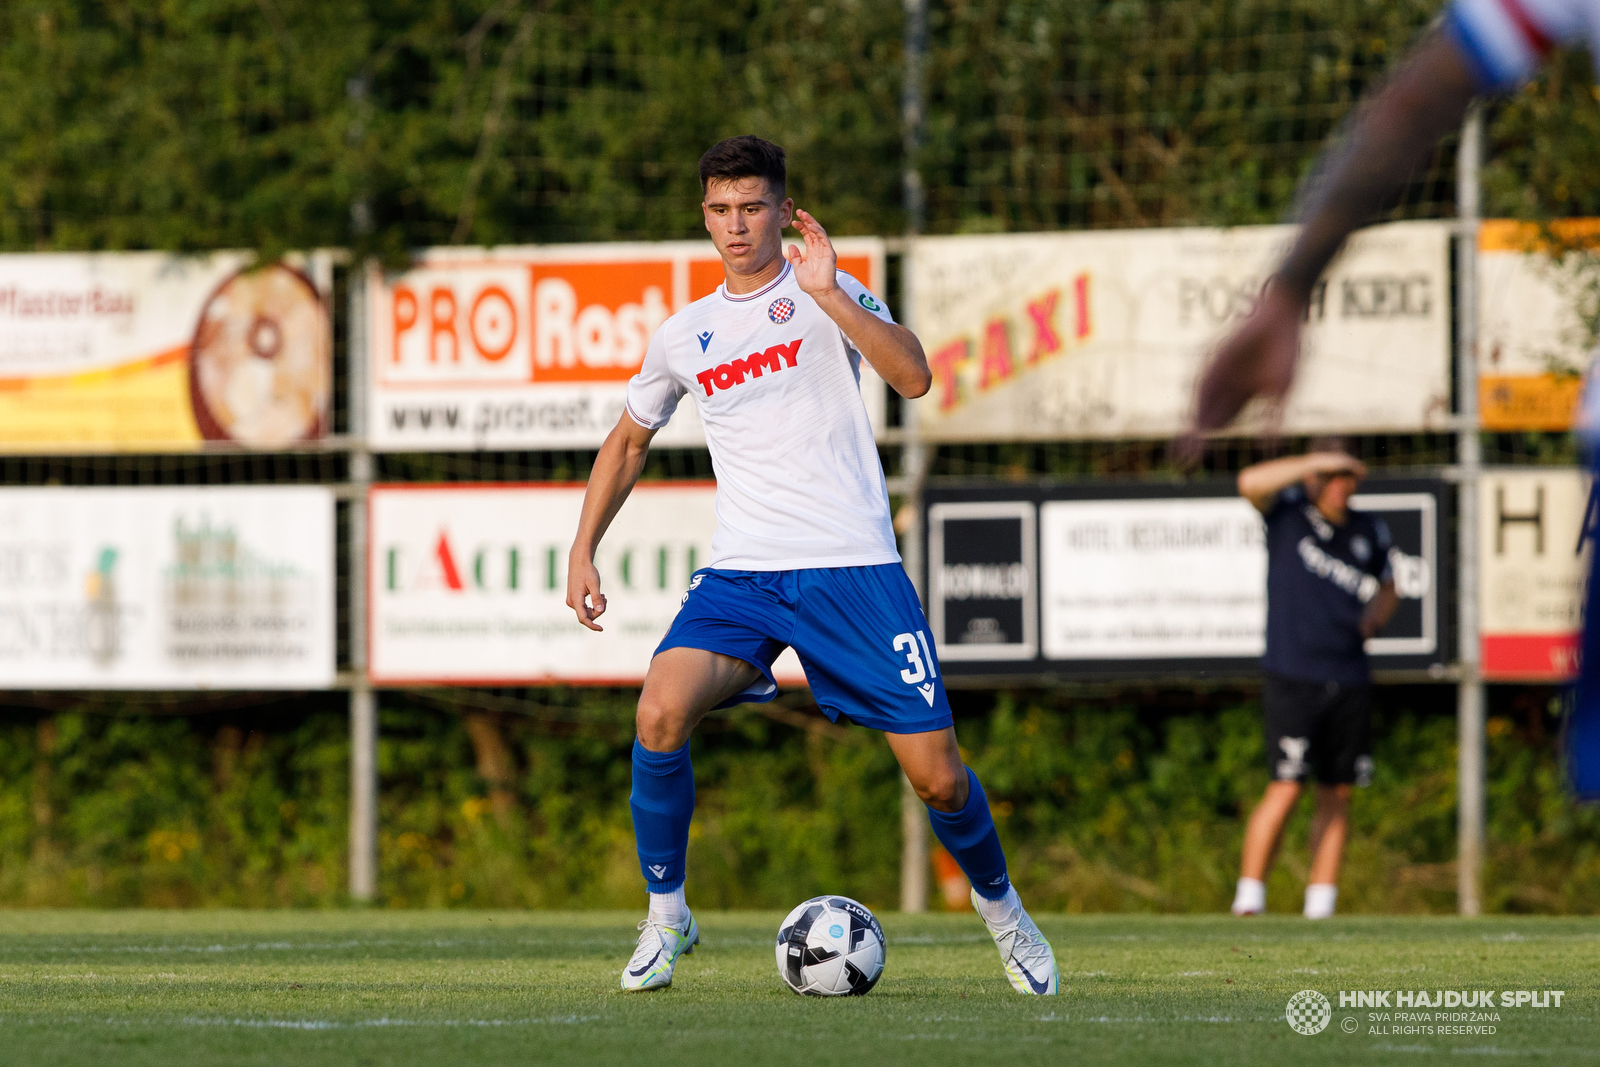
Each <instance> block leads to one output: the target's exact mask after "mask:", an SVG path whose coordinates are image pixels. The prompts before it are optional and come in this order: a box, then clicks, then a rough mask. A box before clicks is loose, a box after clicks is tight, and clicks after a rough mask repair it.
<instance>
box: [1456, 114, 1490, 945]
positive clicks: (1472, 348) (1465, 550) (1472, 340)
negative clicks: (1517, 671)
mask: <svg viewBox="0 0 1600 1067" xmlns="http://www.w3.org/2000/svg"><path fill="white" fill-rule="evenodd" d="M1482 157H1483V112H1482V111H1481V110H1480V109H1479V108H1477V107H1474V108H1473V109H1472V110H1471V111H1470V112H1469V113H1468V115H1467V118H1466V121H1465V122H1464V123H1463V124H1462V127H1461V146H1460V149H1459V151H1458V153H1457V156H1456V203H1457V210H1458V213H1459V216H1460V223H1459V225H1458V226H1457V236H1456V283H1457V288H1456V339H1457V348H1456V381H1457V383H1458V388H1459V390H1460V394H1459V403H1458V407H1457V413H1458V421H1457V431H1456V441H1457V454H1456V462H1457V467H1458V470H1459V474H1460V482H1459V484H1458V488H1457V497H1456V499H1457V502H1458V506H1457V522H1458V524H1459V525H1458V529H1457V537H1458V541H1457V546H1456V558H1457V559H1458V560H1459V563H1458V568H1459V570H1458V574H1457V578H1456V590H1457V593H1456V606H1457V610H1456V618H1457V633H1458V635H1459V638H1460V651H1459V658H1460V661H1461V678H1460V681H1459V683H1458V687H1457V691H1456V744H1457V753H1456V782H1457V785H1456V904H1457V910H1458V911H1459V912H1460V913H1461V914H1462V915H1477V914H1478V913H1479V912H1480V911H1481V910H1482V899H1481V890H1482V876H1483V842H1484V767H1483V763H1484V753H1483V731H1484V687H1483V676H1482V673H1481V668H1480V655H1481V652H1480V648H1479V640H1478V593H1479V590H1478V480H1479V476H1480V473H1481V471H1482V465H1483V456H1482V450H1481V445H1480V442H1479V440H1478V362H1477V348H1478V219H1479V176H1478V169H1479V164H1480V161H1481V160H1482Z"/></svg>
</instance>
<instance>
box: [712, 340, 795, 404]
mask: <svg viewBox="0 0 1600 1067" xmlns="http://www.w3.org/2000/svg"><path fill="white" fill-rule="evenodd" d="M803 340H805V338H803V337H797V338H795V339H794V340H793V341H790V342H789V343H788V344H786V345H773V346H772V347H771V348H769V349H767V350H766V351H765V352H752V353H750V354H749V355H748V356H746V357H744V358H743V359H736V360H734V361H733V362H731V363H723V364H721V365H719V366H716V367H712V368H711V369H709V370H703V371H701V372H700V373H699V374H697V375H695V376H694V380H695V381H697V382H699V383H700V384H701V385H703V386H705V388H706V396H710V395H711V392H712V389H711V387H712V386H716V387H717V388H718V389H731V388H733V387H734V386H736V385H741V384H743V382H744V380H745V377H746V376H747V375H748V376H749V377H752V378H759V377H761V376H762V375H763V374H765V373H766V372H767V371H772V372H773V373H774V374H776V373H777V372H778V371H780V370H782V369H783V368H784V367H786V366H787V367H792V366H794V365H795V364H796V363H797V362H798V361H799V359H800V342H801V341H803Z"/></svg>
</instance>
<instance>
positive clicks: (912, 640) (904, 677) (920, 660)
mask: <svg viewBox="0 0 1600 1067" xmlns="http://www.w3.org/2000/svg"><path fill="white" fill-rule="evenodd" d="M918 645H920V646H921V647H920V648H919V647H918ZM894 650H895V651H896V652H904V653H905V654H906V662H907V663H909V664H910V666H909V667H906V668H905V669H904V670H902V671H901V672H900V680H901V681H902V682H904V683H906V684H907V685H916V684H917V683H918V682H920V681H922V680H923V679H924V678H937V677H939V671H938V668H936V667H935V666H934V665H933V653H932V652H930V651H929V650H928V639H927V637H926V636H924V634H923V632H922V631H921V630H918V631H917V632H916V633H915V634H898V635H896V637H895V639H894Z"/></svg>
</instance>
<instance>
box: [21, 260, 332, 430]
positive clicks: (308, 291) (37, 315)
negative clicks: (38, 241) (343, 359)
mask: <svg viewBox="0 0 1600 1067" xmlns="http://www.w3.org/2000/svg"><path fill="white" fill-rule="evenodd" d="M331 279H332V266H331V261H330V260H329V259H328V258H327V257H326V256H324V255H317V256H311V257H307V258H306V259H305V260H303V261H299V260H297V261H295V263H294V265H291V264H290V263H288V262H285V263H275V264H272V265H270V266H266V267H261V268H254V267H253V266H252V257H251V256H250V255H249V254H248V253H241V252H215V253H210V254H207V255H193V256H179V255H169V254H166V253H159V252H118V253H63V254H26V255H0V450H11V451H41V450H48V451H91V450H128V451H138V450H141V449H160V450H169V449H174V448H179V449H186V448H198V447H200V446H201V445H202V444H203V443H204V442H206V441H233V442H237V443H239V444H243V445H247V446H251V447H257V448H271V447H281V446H283V445H287V444H290V443H292V442H295V441H302V440H306V439H308V438H314V437H318V436H321V435H322V434H323V433H324V432H325V431H326V430H327V421H328V398H329V392H330V389H331V381H332V375H331V372H330V367H331V358H332V347H333V346H332V332H331V329H330V326H329V319H328V312H327V308H326V306H325V304H324V294H325V293H326V292H327V291H328V290H329V288H330V287H331Z"/></svg>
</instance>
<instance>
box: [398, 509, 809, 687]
mask: <svg viewBox="0 0 1600 1067" xmlns="http://www.w3.org/2000/svg"><path fill="white" fill-rule="evenodd" d="M370 500H371V508H372V512H371V515H372V519H371V522H372V526H371V530H372V533H371V538H370V539H369V542H368V544H369V546H370V562H369V564H368V571H367V574H368V583H369V584H368V590H369V603H370V604H371V613H372V621H371V630H370V633H371V637H370V641H371V646H370V656H369V663H370V670H371V674H372V680H373V681H374V682H375V683H377V684H380V685H416V684H439V685H497V684H503V685H533V684H544V683H551V682H565V683H569V684H585V683H592V684H596V685H636V684H638V683H639V682H640V681H642V680H643V679H644V674H645V671H646V670H647V669H648V668H649V666H650V657H651V655H652V653H653V652H654V651H655V647H656V645H657V644H659V643H660V641H661V638H662V637H663V636H664V635H665V634H666V632H667V627H668V626H670V625H671V624H672V619H673V616H675V615H676V614H677V613H678V607H679V605H680V604H681V603H682V602H683V597H684V594H685V592H686V591H687V590H688V588H689V581H690V576H691V575H693V574H694V572H695V571H696V570H697V569H698V568H700V567H704V566H705V565H706V564H707V563H708V562H709V561H710V557H711V534H712V531H713V530H714V529H715V528H716V514H715V512H714V510H713V507H714V504H715V500H716V489H715V487H714V486H711V485H708V484H705V483H694V482H690V483H685V482H676V483H672V484H661V483H657V484H653V485H652V484H645V485H640V486H638V487H636V488H635V489H634V491H633V494H632V496H630V497H629V498H628V502H627V503H626V504H624V505H623V507H622V511H621V512H619V513H618V515H617V517H616V519H615V520H613V521H612V523H611V527H610V529H609V530H607V532H606V536H605V539H604V540H603V541H602V542H601V545H600V551H599V553H598V554H597V556H596V559H595V564H596V566H597V567H598V568H599V571H600V582H601V588H602V590H603V591H604V593H605V596H606V601H607V609H606V613H605V614H604V615H602V616H601V617H600V620H599V621H600V625H601V626H603V627H604V628H605V632H603V633H594V632H593V631H591V630H587V629H585V628H584V627H583V626H582V625H581V624H579V622H578V620H577V618H576V617H575V616H574V614H573V612H572V610H571V609H570V608H568V607H567V604H566V597H567V550H568V549H569V548H570V547H571V545H572V535H573V533H574V532H575V531H576V530H577V529H578V512H579V511H580V509H581V508H582V506H583V486H582V485H570V484H558V485H415V484H412V485H380V486H374V487H373V489H372V495H371V498H370ZM773 672H774V675H775V676H776V678H777V680H778V681H779V682H780V683H782V684H785V685H804V684H805V675H804V673H803V672H802V671H801V670H800V661H799V660H798V658H796V657H795V655H794V653H793V652H792V651H791V652H785V653H784V654H783V655H782V656H780V657H779V658H778V661H777V662H776V663H775V664H774V665H773Z"/></svg>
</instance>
